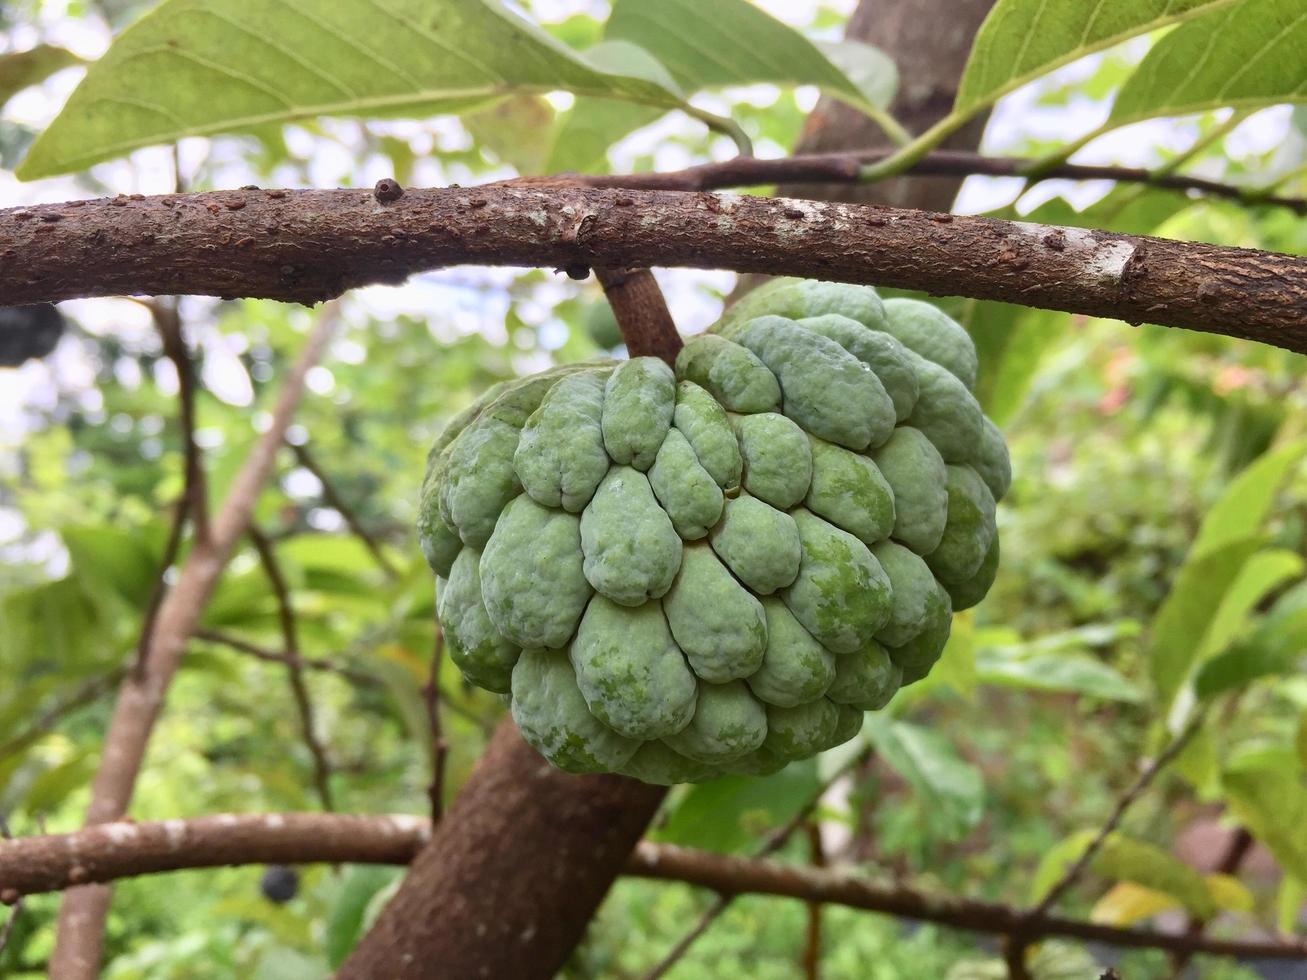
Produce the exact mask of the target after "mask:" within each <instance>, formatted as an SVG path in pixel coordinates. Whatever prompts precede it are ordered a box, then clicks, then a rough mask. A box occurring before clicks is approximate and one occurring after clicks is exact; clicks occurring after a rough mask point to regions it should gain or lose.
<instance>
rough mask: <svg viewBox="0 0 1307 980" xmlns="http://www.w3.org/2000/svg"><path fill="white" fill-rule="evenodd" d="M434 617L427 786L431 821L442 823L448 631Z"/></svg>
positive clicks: (425, 696) (425, 692)
mask: <svg viewBox="0 0 1307 980" xmlns="http://www.w3.org/2000/svg"><path fill="white" fill-rule="evenodd" d="M432 618H433V619H434V620H435V633H436V635H435V639H434V640H433V641H432V643H431V670H430V673H429V674H428V676H427V682H426V684H425V685H423V687H422V701H423V703H424V704H425V705H426V708H427V725H428V726H429V728H430V730H431V785H430V786H429V787H428V788H427V796H428V797H430V799H431V822H432V823H439V822H440V818H441V816H442V815H443V814H444V810H445V804H444V799H445V760H446V757H447V756H448V755H449V743H448V742H446V741H445V729H444V726H443V725H442V724H441V721H440V701H441V696H440V694H441V692H440V663H441V661H442V660H443V659H444V652H445V631H444V630H442V629H441V628H440V620H439V619H435V617H432Z"/></svg>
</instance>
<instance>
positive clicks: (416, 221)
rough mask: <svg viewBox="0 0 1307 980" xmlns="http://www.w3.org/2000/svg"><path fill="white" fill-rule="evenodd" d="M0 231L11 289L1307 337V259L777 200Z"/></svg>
mask: <svg viewBox="0 0 1307 980" xmlns="http://www.w3.org/2000/svg"><path fill="white" fill-rule="evenodd" d="M234 205H239V207H234V208H233V206H234ZM20 214H21V215H24V216H25V217H21V218H20V217H18V215H20ZM50 216H58V218H59V220H57V221H53V222H50V221H47V220H46V218H47V217H50ZM39 229H49V230H39ZM0 242H12V243H14V246H16V247H17V248H18V249H19V250H20V251H22V252H23V253H24V255H25V259H26V261H25V262H24V263H23V264H22V265H21V266H18V265H16V264H14V263H7V264H5V265H3V266H0V303H4V304H13V303H27V302H36V301H40V300H58V299H67V298H70V297H73V296H87V295H96V296H103V295H121V294H123V293H140V292H150V293H169V294H171V293H205V294H210V295H221V296H258V297H264V298H270V299H281V300H291V301H296V302H315V301H317V300H322V299H325V298H328V297H330V296H334V295H336V294H338V293H339V292H341V291H342V290H344V289H348V288H351V287H354V286H361V285H364V284H365V283H369V282H379V281H381V282H396V281H399V280H400V279H402V278H404V277H405V276H406V275H408V274H409V273H412V272H418V271H421V270H423V269H430V268H434V267H437V266H444V265H450V264H459V263H471V264H479V265H537V266H538V265H552V266H555V267H560V268H566V267H569V266H577V265H587V266H591V267H593V266H596V265H598V266H605V265H606V266H610V267H637V266H648V265H682V266H691V267H695V268H728V269H735V270H737V271H746V272H767V273H773V274H789V275H797V276H805V277H809V278H818V279H838V280H844V281H849V282H861V283H871V284H879V285H886V286H898V287H904V288H910V289H920V290H925V291H927V292H930V293H935V294H941V295H962V296H971V297H974V298H976V299H996V300H1004V301H1007V302H1017V303H1021V304H1023V305H1026V306H1037V307H1044V308H1047V309H1054V310H1065V311H1067V312H1072V313H1083V314H1087V315H1090V316H1104V317H1115V318H1118V319H1123V320H1126V321H1129V322H1131V323H1144V322H1151V323H1160V324H1165V325H1168V326H1179V327H1188V328H1190V329H1195V330H1204V331H1207V332H1210V333H1221V334H1229V335H1231V336H1235V337H1245V338H1248V339H1251V340H1258V341H1262V342H1264V343H1268V344H1274V345H1276V346H1279V347H1284V348H1286V349H1288V350H1296V351H1300V352H1307V259H1305V258H1300V257H1294V256H1289V255H1281V254H1277V253H1270V252H1259V251H1254V250H1251V249H1239V248H1225V247H1221V246H1216V245H1207V244H1202V243H1196V242H1177V241H1169V240H1165V239H1159V238H1148V237H1143V236H1132V235H1117V234H1111V233H1108V232H1101V231H1086V230H1085V229H1082V228H1061V227H1056V226H1052V225H1036V224H1031V223H1028V222H1019V221H998V220H995V219H990V218H975V217H963V216H954V215H947V214H935V213H930V212H922V211H909V210H897V209H893V208H878V207H872V206H859V205H849V204H826V203H817V202H813V201H799V200H792V199H788V198H759V197H748V196H744V197H737V196H723V195H716V194H688V193H676V192H669V191H631V190H600V189H591V188H577V187H560V188H530V187H512V186H498V187H481V188H448V189H442V190H411V191H408V192H407V193H405V195H404V196H403V197H402V198H401V199H400V200H399V201H397V202H395V203H394V204H390V205H387V206H379V205H378V204H377V202H376V201H375V199H374V198H373V196H372V194H371V193H370V192H364V191H353V190H335V191H293V192H292V191H287V192H275V191H259V190H240V191H222V192H217V193H212V194H196V195H181V196H178V195H166V196H161V197H154V198H142V199H141V200H121V199H117V198H115V199H108V200H99V201H88V202H83V204H82V206H81V207H72V206H71V205H67V204H64V205H59V204H55V205H41V206H36V207H29V208H22V209H10V210H7V211H3V212H0Z"/></svg>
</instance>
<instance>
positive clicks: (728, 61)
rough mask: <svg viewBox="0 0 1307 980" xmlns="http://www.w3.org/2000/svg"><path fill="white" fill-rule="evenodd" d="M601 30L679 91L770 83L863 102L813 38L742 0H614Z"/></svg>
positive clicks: (853, 101)
mask: <svg viewBox="0 0 1307 980" xmlns="http://www.w3.org/2000/svg"><path fill="white" fill-rule="evenodd" d="M604 36H605V37H606V38H607V39H609V40H622V41H630V42H632V43H633V44H637V45H639V46H640V47H642V48H644V49H645V50H646V51H648V52H649V53H650V54H651V55H653V56H654V57H655V58H657V59H658V60H659V61H660V62H662V63H663V64H664V65H666V66H667V68H668V70H669V71H670V72H671V73H672V75H673V77H675V78H676V80H677V82H678V83H680V85H681V87H682V88H683V89H685V90H686V91H687V92H692V91H695V90H696V89H701V88H715V87H718V86H722V85H748V84H752V83H754V82H774V83H777V84H783V85H817V86H819V87H821V88H823V89H825V90H826V91H828V92H829V93H830V94H832V95H835V96H838V97H840V98H842V99H844V100H845V101H846V102H851V103H853V104H854V105H857V104H859V103H865V102H866V101H867V100H866V97H865V95H864V94H863V92H862V90H861V89H860V88H859V87H858V86H857V85H856V84H855V83H854V82H853V81H852V80H850V79H849V78H848V77H847V76H846V75H845V74H844V73H843V72H842V71H841V70H840V69H839V68H837V67H836V66H835V65H834V64H832V63H831V60H830V59H829V58H827V56H826V55H825V54H823V53H822V52H821V51H820V50H818V48H817V46H816V45H814V44H813V43H812V42H811V41H809V40H808V39H807V38H806V37H804V36H803V35H802V34H800V33H799V32H798V31H796V30H794V28H792V27H790V26H789V25H788V24H784V23H782V22H781V21H779V20H776V19H775V18H774V17H771V16H769V15H768V14H766V13H764V12H763V11H762V10H761V9H760V8H758V7H756V6H754V5H753V4H752V3H749V2H748V0H714V2H713V3H711V4H707V3H700V2H698V0H659V2H658V3H648V2H647V0H616V2H615V3H614V4H613V12H612V14H611V15H610V16H609V18H608V27H607V30H606V32H605V35H604Z"/></svg>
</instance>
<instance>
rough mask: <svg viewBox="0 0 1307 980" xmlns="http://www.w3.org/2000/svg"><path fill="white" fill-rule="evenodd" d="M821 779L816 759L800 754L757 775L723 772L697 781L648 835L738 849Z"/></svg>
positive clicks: (793, 809)
mask: <svg viewBox="0 0 1307 980" xmlns="http://www.w3.org/2000/svg"><path fill="white" fill-rule="evenodd" d="M820 786H821V784H820V782H819V781H818V777H817V761H816V760H815V759H805V760H804V761H802V762H794V763H791V764H790V765H788V766H786V767H785V768H784V769H782V770H781V771H780V772H778V773H776V774H775V775H772V776H767V777H765V778H762V779H755V778H753V777H749V776H724V777H722V778H721V779H714V780H713V781H712V782H709V783H697V784H695V785H694V786H691V787H690V789H689V790H688V791H687V792H686V793H685V795H684V796H683V797H681V799H680V801H679V802H678V803H677V804H676V806H674V807H673V808H672V809H671V812H670V813H669V814H668V816H667V822H666V823H665V824H663V826H661V827H660V828H658V829H657V830H656V831H655V832H654V833H653V834H652V836H653V837H654V838H655V839H657V840H661V841H667V842H668V843H671V844H682V845H684V846H686V847H702V848H704V849H706V850H709V851H723V852H732V851H742V850H747V849H749V848H750V847H751V846H753V845H756V843H757V841H758V838H759V837H760V836H761V835H762V834H763V833H765V832H766V831H768V830H771V829H773V828H775V827H779V826H781V825H782V824H784V823H785V822H786V821H787V820H789V819H790V818H791V817H793V816H794V815H795V814H796V813H798V812H799V810H801V809H802V808H803V807H804V805H805V804H807V802H808V801H809V800H811V799H812V798H813V797H814V796H815V795H816V794H817V791H818V789H819V788H820Z"/></svg>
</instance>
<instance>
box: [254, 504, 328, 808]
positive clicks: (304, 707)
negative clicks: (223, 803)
mask: <svg viewBox="0 0 1307 980" xmlns="http://www.w3.org/2000/svg"><path fill="white" fill-rule="evenodd" d="M249 536H250V541H251V542H252V543H253V544H254V550H255V551H257V552H258V553H259V563H260V564H261V565H262V566H263V573H264V574H265V575H267V577H268V582H269V583H270V584H271V585H272V591H273V594H274V595H276V597H277V620H278V622H279V623H280V624H281V639H282V643H283V644H284V646H285V648H286V677H287V679H288V680H289V681H290V689H291V693H292V694H293V695H294V697H295V708H296V710H297V711H298V712H299V716H300V730H301V731H302V733H303V735H304V744H305V745H306V746H308V750H309V755H310V756H312V757H313V785H314V787H315V788H316V789H317V791H318V798H319V799H320V800H321V801H322V808H323V809H324V810H334V809H336V806H335V803H334V802H333V800H332V797H331V762H330V761H329V760H328V759H327V750H326V748H325V747H324V746H323V744H322V741H321V739H319V738H318V731H317V725H316V723H315V722H314V718H313V702H312V701H311V700H310V699H309V689H308V687H307V686H306V685H305V684H304V671H303V670H302V669H301V664H302V662H303V660H302V658H301V657H300V642H299V630H298V628H297V627H296V624H295V606H294V604H293V603H292V602H291V598H290V589H289V587H288V586H287V585H286V576H285V575H284V574H282V570H281V563H280V562H279V561H277V552H276V549H275V548H274V547H273V545H272V542H270V541H269V540H268V539H267V537H266V536H265V535H264V534H263V532H262V531H260V530H259V528H258V525H257V524H253V523H251V524H250V527H249Z"/></svg>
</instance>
